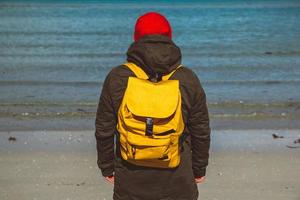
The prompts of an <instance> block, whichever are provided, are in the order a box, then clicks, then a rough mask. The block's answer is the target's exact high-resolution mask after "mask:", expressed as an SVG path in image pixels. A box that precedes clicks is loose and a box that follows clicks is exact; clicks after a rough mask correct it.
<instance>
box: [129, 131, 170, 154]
mask: <svg viewBox="0 0 300 200" xmlns="http://www.w3.org/2000/svg"><path fill="white" fill-rule="evenodd" d="M127 139H128V141H127V145H126V146H127V156H128V158H129V159H134V160H146V159H161V160H168V159H169V146H170V141H171V140H170V137H164V138H159V139H158V138H150V137H146V136H140V135H135V134H129V135H128V137H127Z"/></svg>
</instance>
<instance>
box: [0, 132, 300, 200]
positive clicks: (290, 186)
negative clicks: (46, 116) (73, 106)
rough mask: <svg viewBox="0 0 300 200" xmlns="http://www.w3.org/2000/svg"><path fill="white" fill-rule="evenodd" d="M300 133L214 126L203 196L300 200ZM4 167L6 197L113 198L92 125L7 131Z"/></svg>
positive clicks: (0, 195) (1, 157)
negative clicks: (98, 158) (79, 128)
mask: <svg viewBox="0 0 300 200" xmlns="http://www.w3.org/2000/svg"><path fill="white" fill-rule="evenodd" d="M272 134H276V135H277V136H283V137H284V138H276V139H274V138H273V136H272ZM9 138H10V140H9ZM14 138H15V139H16V140H14ZM299 138H300V130H299V129H295V130H218V131H217V130H214V131H213V132H212V146H211V152H210V155H211V156H210V164H209V167H208V169H207V176H206V181H205V182H204V183H203V184H200V185H198V187H199V191H200V196H199V199H207V200H226V199H228V200H240V199H243V200H254V199H255V200H271V199H272V200H287V199H288V200H299V199H300V173H299V166H300V148H298V147H300V144H299V143H294V141H295V140H297V139H299ZM293 147H295V148H293ZM0 169H1V170H0V199H3V200H6V199H10V200H13V199H23V200H27V199H31V200H32V199H42V200H45V199H100V200H104V199H106V200H109V199H112V197H111V196H112V189H113V187H112V185H110V184H108V183H106V182H105V181H104V179H103V178H102V177H101V173H100V171H99V169H98V167H97V165H96V143H95V139H94V132H93V131H90V130H89V131H11V132H8V131H2V132H0Z"/></svg>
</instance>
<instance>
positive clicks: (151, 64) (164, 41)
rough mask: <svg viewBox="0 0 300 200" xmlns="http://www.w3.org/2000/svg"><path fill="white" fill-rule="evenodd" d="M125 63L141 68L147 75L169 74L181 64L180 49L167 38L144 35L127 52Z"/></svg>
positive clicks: (156, 35)
mask: <svg viewBox="0 0 300 200" xmlns="http://www.w3.org/2000/svg"><path fill="white" fill-rule="evenodd" d="M127 61H128V62H133V63H135V64H136V65H138V66H139V67H141V68H142V69H143V70H144V71H145V72H146V73H147V74H148V75H153V74H155V73H157V72H158V73H161V74H163V75H165V74H168V73H170V72H171V71H172V70H174V69H175V68H176V67H177V66H178V65H180V64H181V51H180V48H179V47H178V46H177V45H176V44H175V43H174V42H173V41H172V40H171V39H170V38H169V37H167V36H164V35H158V34H152V35H145V36H143V37H142V38H140V39H139V40H137V41H135V42H133V43H132V44H131V45H130V47H129V48H128V50H127Z"/></svg>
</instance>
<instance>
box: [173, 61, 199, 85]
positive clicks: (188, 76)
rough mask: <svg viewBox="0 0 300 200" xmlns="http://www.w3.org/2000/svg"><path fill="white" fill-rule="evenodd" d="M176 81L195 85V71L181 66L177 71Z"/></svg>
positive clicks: (196, 77) (196, 80)
mask: <svg viewBox="0 0 300 200" xmlns="http://www.w3.org/2000/svg"><path fill="white" fill-rule="evenodd" d="M178 79H180V80H181V81H183V82H186V83H189V84H195V83H197V82H199V78H198V76H197V74H196V73H195V71H194V70H192V69H191V68H189V67H187V66H186V65H182V66H181V67H180V68H179V69H178Z"/></svg>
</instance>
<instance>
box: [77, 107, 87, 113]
mask: <svg viewBox="0 0 300 200" xmlns="http://www.w3.org/2000/svg"><path fill="white" fill-rule="evenodd" d="M77 111H79V112H84V113H86V112H87V111H86V110H83V109H81V108H78V109H77Z"/></svg>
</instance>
